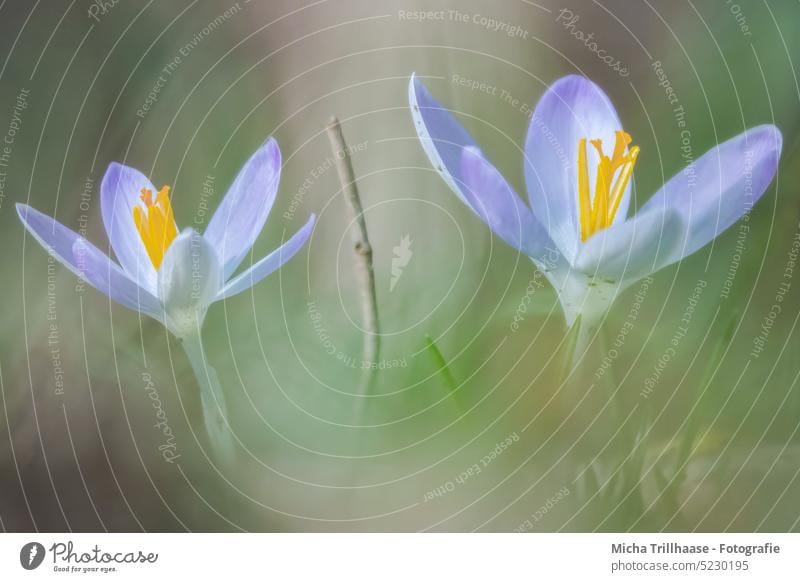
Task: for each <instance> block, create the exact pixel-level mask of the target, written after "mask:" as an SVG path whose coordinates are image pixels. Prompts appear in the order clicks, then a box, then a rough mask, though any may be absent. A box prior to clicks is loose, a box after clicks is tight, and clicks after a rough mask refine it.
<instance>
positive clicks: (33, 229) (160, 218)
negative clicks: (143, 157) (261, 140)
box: [17, 139, 314, 338]
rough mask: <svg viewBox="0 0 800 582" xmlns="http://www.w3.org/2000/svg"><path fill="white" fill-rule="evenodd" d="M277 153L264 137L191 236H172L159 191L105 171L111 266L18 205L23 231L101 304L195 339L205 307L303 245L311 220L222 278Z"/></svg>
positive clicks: (127, 173)
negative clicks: (102, 297) (104, 299)
mask: <svg viewBox="0 0 800 582" xmlns="http://www.w3.org/2000/svg"><path fill="white" fill-rule="evenodd" d="M280 173H281V153H280V150H279V149H278V144H277V142H276V141H275V140H274V139H270V140H269V141H267V143H266V144H264V145H263V146H262V147H261V148H259V150H258V151H256V153H255V154H253V156H252V157H251V158H250V159H249V160H248V161H247V163H246V164H245V165H244V167H243V168H242V169H241V171H240V172H239V175H238V176H237V177H236V179H235V180H234V182H233V184H232V185H231V187H230V189H229V190H228V193H227V194H226V196H225V198H224V199H223V201H222V203H221V204H220V206H219V208H218V209H217V211H216V212H215V214H214V215H213V217H212V218H211V221H210V222H209V224H208V228H207V229H206V231H205V233H203V235H202V236H201V235H200V234H198V233H197V231H195V230H194V229H191V228H187V229H186V230H184V231H182V232H180V233H179V232H178V229H177V226H176V225H175V219H174V218H173V215H172V207H171V204H170V198H169V188H168V187H164V188H162V189H161V190H159V191H157V194H155V195H154V192H156V189H155V188H154V187H153V184H152V183H151V182H150V180H148V179H147V178H146V177H145V176H144V174H142V173H141V172H139V171H138V170H135V169H133V168H131V167H128V166H124V165H122V164H118V163H112V164H111V165H110V166H109V168H108V170H107V171H106V174H105V176H104V177H103V182H102V184H101V186H100V199H101V200H100V202H101V209H102V214H103V223H104V225H105V228H106V233H107V235H108V239H109V242H110V243H111V248H113V249H114V253H115V255H116V257H117V262H115V261H113V260H112V259H110V258H109V257H108V256H107V255H106V254H105V253H103V252H102V251H100V250H99V249H98V248H97V247H95V246H94V245H92V244H91V243H90V242H88V241H87V240H86V239H84V238H83V237H81V236H80V235H79V234H78V233H76V232H74V231H72V230H70V229H69V228H67V227H66V226H64V225H62V224H60V223H59V222H57V221H56V220H54V219H52V218H50V217H49V216H47V215H45V214H42V213H41V212H39V211H37V210H34V209H33V208H31V207H30V206H27V205H25V204H17V213H18V214H19V217H20V219H21V220H22V223H23V224H24V225H25V228H27V229H28V231H29V232H30V233H31V234H32V235H33V237H34V238H35V239H36V240H37V241H38V242H39V244H41V245H42V246H43V247H44V248H45V249H47V250H48V251H50V253H51V254H52V255H53V256H54V257H55V258H56V259H58V260H59V261H60V262H61V263H63V264H64V266H66V267H67V268H68V269H70V270H71V271H72V272H74V273H75V274H77V275H78V276H79V277H81V278H83V279H84V280H86V281H87V282H88V283H89V284H90V285H92V286H93V287H94V288H95V289H97V290H98V291H100V292H101V293H104V294H106V295H108V296H109V297H110V298H111V299H113V300H114V301H116V302H117V303H120V304H122V305H124V306H125V307H129V308H130V309H135V310H136V311H139V312H141V313H144V314H145V315H149V316H150V317H152V318H154V319H157V320H158V321H161V322H162V323H164V324H165V325H166V326H167V328H168V329H169V330H170V331H171V332H172V333H173V334H175V335H176V336H177V337H179V338H182V337H185V336H186V335H189V334H192V333H195V331H196V327H197V325H198V323H200V324H202V321H203V317H204V316H205V313H206V311H207V309H208V307H209V306H210V305H211V304H212V303H214V302H215V301H219V300H221V299H225V298H227V297H231V296H233V295H236V294H237V293H241V292H242V291H245V290H246V289H249V288H250V287H252V286H253V285H255V284H256V283H258V282H259V281H260V280H261V279H263V278H264V277H266V276H267V275H269V274H270V273H272V272H273V271H275V270H276V269H278V268H279V267H281V266H282V265H283V264H284V263H285V262H286V261H288V260H289V259H291V258H292V257H293V256H294V254H295V253H296V252H297V251H298V250H300V248H301V247H302V246H303V244H305V242H306V240H307V239H308V237H309V235H310V234H311V230H312V228H313V226H314V216H313V215H312V216H311V218H310V219H309V220H308V222H307V223H306V224H305V226H303V227H302V228H301V229H300V230H299V231H298V232H297V233H296V234H295V235H294V236H293V237H292V238H291V239H289V241H288V242H286V243H285V244H284V245H283V246H281V247H280V248H278V249H276V250H275V251H273V252H272V253H270V254H269V255H267V256H266V257H264V258H263V259H261V260H260V261H258V262H257V263H255V264H254V265H252V266H251V267H250V268H248V269H247V270H245V271H244V272H242V273H241V274H239V275H237V276H235V277H231V276H232V275H233V273H234V272H235V271H236V268H237V267H238V266H239V265H240V264H241V262H242V261H243V260H244V258H245V257H246V256H247V254H248V253H249V252H250V248H251V247H252V246H253V243H254V242H255V240H256V238H257V237H258V235H259V233H260V232H261V229H262V228H263V226H264V223H265V222H266V220H267V217H268V216H269V213H270V210H271V208H272V205H273V203H274V202H275V197H276V194H277V192H278V182H279V180H280Z"/></svg>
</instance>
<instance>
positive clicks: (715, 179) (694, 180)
mask: <svg viewBox="0 0 800 582" xmlns="http://www.w3.org/2000/svg"><path fill="white" fill-rule="evenodd" d="M782 144H783V138H782V137H781V132H780V131H779V130H778V128H777V127H775V126H773V125H761V126H758V127H754V128H751V129H748V130H747V131H745V132H744V133H742V134H740V135H738V136H736V137H734V138H733V139H729V140H728V141H726V142H724V143H721V144H719V145H718V146H716V147H714V148H712V149H711V150H709V151H708V152H706V153H705V154H704V155H703V156H701V157H700V159H698V160H697V161H696V162H694V163H693V164H691V165H690V166H688V167H687V168H685V169H684V170H683V171H681V172H679V173H678V174H677V175H675V176H674V177H673V178H672V179H670V181H669V182H667V183H666V184H665V185H664V187H663V188H661V189H660V190H659V191H658V192H656V193H655V194H654V195H653V197H652V198H650V200H648V201H647V203H646V204H645V205H644V206H643V207H642V209H641V211H640V212H649V211H653V210H656V211H657V210H661V209H663V208H674V209H675V210H676V211H677V212H680V213H681V214H682V215H683V220H684V222H685V223H686V225H687V231H688V240H687V243H686V247H685V249H684V250H683V253H682V255H681V256H688V255H690V254H692V253H694V252H695V251H697V250H699V249H701V248H702V247H704V246H705V245H706V244H708V243H709V242H711V240H713V239H714V238H716V237H717V236H719V235H720V234H721V233H722V232H723V231H725V229H727V228H728V227H730V226H731V225H732V224H733V223H734V222H736V221H737V220H739V219H740V218H741V217H742V215H744V214H745V213H746V212H749V211H750V209H751V208H752V207H753V205H754V204H755V203H756V202H757V201H758V199H759V198H760V197H761V196H762V194H764V192H765V191H766V189H767V187H768V186H769V184H770V182H772V179H773V178H774V177H775V172H776V171H777V169H778V160H779V158H780V155H781V147H782ZM677 258H680V257H677ZM677 258H676V260H677Z"/></svg>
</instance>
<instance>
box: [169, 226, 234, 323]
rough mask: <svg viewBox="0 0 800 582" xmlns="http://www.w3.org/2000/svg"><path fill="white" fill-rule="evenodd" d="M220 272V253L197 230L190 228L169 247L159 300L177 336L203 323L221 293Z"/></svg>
mask: <svg viewBox="0 0 800 582" xmlns="http://www.w3.org/2000/svg"><path fill="white" fill-rule="evenodd" d="M220 271H221V269H220V264H219V259H218V257H217V252H216V250H215V249H214V247H212V246H211V244H210V243H209V242H208V241H207V240H206V239H205V237H203V236H202V235H200V233H198V232H197V231H195V230H192V229H190V228H187V229H186V230H184V231H183V232H182V233H181V234H179V235H178V236H177V237H176V238H175V240H174V241H173V242H172V244H171V245H170V246H169V248H168V249H167V252H166V254H165V255H164V260H163V261H162V262H161V268H160V269H159V271H158V297H159V299H160V300H161V302H162V303H163V305H164V309H165V310H166V314H167V320H168V322H169V323H168V325H169V328H170V330H171V331H172V332H173V333H174V334H175V335H176V336H178V337H184V335H186V333H189V332H194V331H196V329H197V324H198V322H200V323H202V320H203V317H205V313H206V310H207V309H208V306H209V305H211V303H212V302H213V301H214V297H216V295H217V293H218V292H219V288H220V284H221V282H222V281H221V278H220V274H221V273H220Z"/></svg>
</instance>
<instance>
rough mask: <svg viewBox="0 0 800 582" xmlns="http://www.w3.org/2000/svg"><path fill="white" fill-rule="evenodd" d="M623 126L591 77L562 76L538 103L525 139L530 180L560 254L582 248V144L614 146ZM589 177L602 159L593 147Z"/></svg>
mask: <svg viewBox="0 0 800 582" xmlns="http://www.w3.org/2000/svg"><path fill="white" fill-rule="evenodd" d="M621 129H622V123H621V122H620V120H619V116H618V115H617V112H616V110H615V109H614V105H613V104H612V103H611V100H610V99H609V98H608V97H607V96H606V94H605V93H604V92H603V90H602V89H600V87H598V86H597V85H596V84H594V83H592V82H591V81H590V80H589V79H586V78H584V77H579V76H576V75H570V76H567V77H564V78H562V79H559V80H558V81H556V82H555V83H553V85H552V86H551V87H550V88H549V89H548V90H547V91H546V92H545V94H544V95H543V96H542V98H541V99H540V100H539V102H538V103H537V104H536V108H535V110H534V113H533V116H532V118H531V122H530V126H529V128H528V135H527V137H526V139H525V160H524V168H525V183H526V185H527V187H528V197H529V198H530V203H531V208H532V209H533V213H534V214H535V215H536V218H538V219H539V222H540V223H542V225H543V226H544V227H545V228H546V229H547V230H548V231H549V233H550V237H551V238H552V239H553V241H555V243H556V244H557V245H558V247H559V249H561V252H562V253H563V254H564V255H565V256H566V257H567V259H568V260H572V259H573V258H574V257H575V255H576V253H577V252H578V249H579V248H580V213H579V208H578V144H579V143H580V140H581V138H586V139H587V141H588V140H592V139H600V140H602V142H603V145H604V147H605V148H613V147H614V143H615V139H616V131H618V130H621ZM589 150H590V151H589V152H588V156H587V162H588V168H589V178H590V180H592V181H593V180H594V179H595V176H596V175H597V166H598V163H599V157H598V156H597V154H596V152H595V151H594V148H589ZM630 191H631V186H630V184H629V185H628V187H627V188H626V189H625V192H624V195H623V198H622V200H621V202H620V206H619V209H618V210H617V214H616V216H615V223H618V222H621V221H624V220H625V216H626V214H627V212H628V205H629V203H630Z"/></svg>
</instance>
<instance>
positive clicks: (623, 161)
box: [578, 131, 639, 242]
mask: <svg viewBox="0 0 800 582" xmlns="http://www.w3.org/2000/svg"><path fill="white" fill-rule="evenodd" d="M590 143H591V144H592V145H593V146H594V148H595V149H596V150H597V153H598V154H599V156H600V163H599V164H598V166H597V177H596V179H595V183H594V198H592V197H591V194H590V193H589V164H588V163H587V161H586V138H585V137H584V138H581V140H580V142H579V143H578V203H579V209H580V222H581V241H582V242H586V240H587V239H588V238H589V237H590V236H592V235H593V234H594V233H596V232H597V231H598V230H602V229H604V228H608V227H609V226H611V223H612V222H614V216H615V215H616V214H617V209H618V208H619V203H620V202H621V201H622V194H623V192H625V188H626V187H627V186H628V182H629V181H630V179H631V174H632V173H633V166H635V165H636V158H637V157H638V156H639V147H638V146H634V147H632V148H631V149H630V150H628V151H627V152H626V148H627V147H628V145H629V144H630V143H631V136H630V135H628V134H627V133H625V132H624V131H617V138H616V143H615V144H614V153H613V154H612V155H611V157H608V156H607V155H605V154H604V153H603V142H602V140H599V139H593V140H591V141H590Z"/></svg>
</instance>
